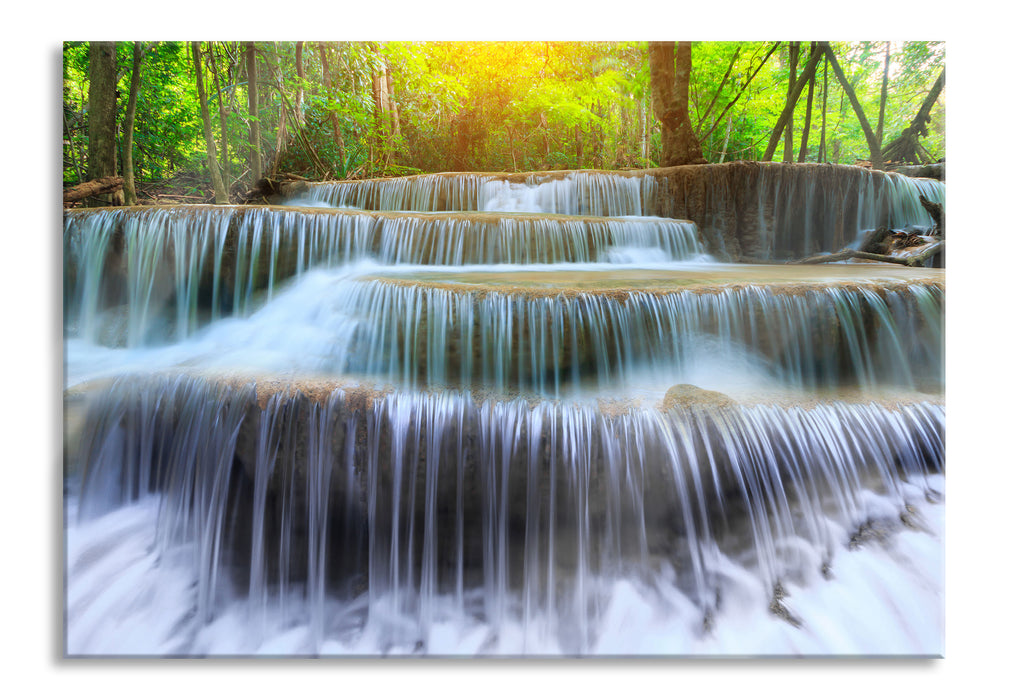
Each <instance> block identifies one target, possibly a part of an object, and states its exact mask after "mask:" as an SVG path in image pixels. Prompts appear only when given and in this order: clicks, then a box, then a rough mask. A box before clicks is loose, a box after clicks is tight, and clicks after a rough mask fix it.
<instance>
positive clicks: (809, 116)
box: [799, 42, 816, 163]
mask: <svg viewBox="0 0 1009 700" xmlns="http://www.w3.org/2000/svg"><path fill="white" fill-rule="evenodd" d="M815 50H816V42H813V43H811V44H810V45H809V52H810V54H812V53H813V51H815ZM815 93H816V71H815V70H814V71H813V74H812V75H810V76H809V87H808V88H807V89H806V118H805V120H804V122H803V127H802V142H801V143H800V144H799V162H800V163H805V162H806V155H807V153H808V148H809V130H810V127H811V126H812V123H813V100H814V98H815Z"/></svg>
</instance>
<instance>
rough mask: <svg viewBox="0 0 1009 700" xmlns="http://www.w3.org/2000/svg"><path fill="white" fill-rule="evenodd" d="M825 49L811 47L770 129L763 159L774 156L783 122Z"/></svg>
mask: <svg viewBox="0 0 1009 700" xmlns="http://www.w3.org/2000/svg"><path fill="white" fill-rule="evenodd" d="M825 50H826V48H825V46H824V45H822V44H817V46H816V48H814V49H813V53H812V54H811V55H810V57H809V61H807V62H806V68H805V69H804V70H803V71H802V75H800V76H799V79H798V80H797V81H796V82H795V84H794V85H793V86H792V89H791V91H790V92H789V93H788V98H787V99H786V101H785V108H784V109H783V110H782V111H781V116H780V117H778V122H777V123H776V124H775V125H774V129H773V130H772V131H771V136H770V138H769V139H768V143H767V148H766V149H765V150H764V157H763V160H771V158H773V157H774V152H775V151H776V150H777V148H778V139H780V138H781V133H782V131H784V129H785V124H786V123H788V122H789V121H790V120H791V119H792V112H793V111H794V110H795V103H796V102H798V101H799V95H801V94H802V90H803V89H804V88H805V87H806V83H807V82H809V79H810V78H811V77H812V76H813V73H815V72H816V65H817V63H819V61H820V57H821V56H822V55H823V52H824V51H825Z"/></svg>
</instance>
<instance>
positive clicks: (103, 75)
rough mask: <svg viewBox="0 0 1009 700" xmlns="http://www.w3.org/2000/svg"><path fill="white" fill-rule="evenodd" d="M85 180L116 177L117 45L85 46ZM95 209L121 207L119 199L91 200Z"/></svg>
mask: <svg viewBox="0 0 1009 700" xmlns="http://www.w3.org/2000/svg"><path fill="white" fill-rule="evenodd" d="M88 81H89V88H88V180H98V179H100V178H104V177H109V176H113V175H116V45H115V43H114V42H105V41H93V42H91V45H90V46H89V47H88ZM93 203H94V204H96V205H98V206H102V205H108V204H122V193H121V192H120V193H119V194H118V196H109V195H101V196H97V197H94V202H93Z"/></svg>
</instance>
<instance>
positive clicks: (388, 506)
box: [71, 376, 945, 653]
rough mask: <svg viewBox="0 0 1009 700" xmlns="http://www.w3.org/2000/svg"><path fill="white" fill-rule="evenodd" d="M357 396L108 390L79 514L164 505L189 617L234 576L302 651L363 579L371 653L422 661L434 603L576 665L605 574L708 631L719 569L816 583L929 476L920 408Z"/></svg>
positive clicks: (205, 612)
mask: <svg viewBox="0 0 1009 700" xmlns="http://www.w3.org/2000/svg"><path fill="white" fill-rule="evenodd" d="M352 391H353V390H350V389H337V390H334V391H332V392H331V393H329V394H328V395H322V396H320V397H318V399H309V398H306V396H304V395H302V394H300V393H298V392H297V391H295V392H293V393H291V392H287V391H282V392H279V393H276V394H273V395H271V396H269V397H268V398H266V400H265V405H263V406H262V407H260V404H261V403H264V401H263V397H262V396H260V397H258V399H257V395H256V391H255V389H254V388H253V387H251V386H248V385H246V386H236V387H229V386H222V385H220V384H218V383H215V382H210V381H208V380H206V379H203V378H190V377H185V376H181V377H179V376H173V377H167V378H164V379H147V378H132V377H126V378H122V379H119V380H117V381H116V382H115V383H114V384H113V385H112V386H111V387H110V388H109V389H107V390H105V391H103V392H101V393H99V394H97V395H96V396H94V397H92V399H91V400H92V401H93V402H94V406H93V407H92V409H93V410H91V411H89V413H88V416H89V419H88V421H87V423H86V425H85V426H84V428H83V430H82V434H83V435H84V438H83V439H82V441H81V445H82V449H81V451H80V453H79V456H78V459H79V469H80V473H81V481H82V487H81V503H82V510H81V512H80V517H87V518H94V517H96V516H97V515H100V514H101V513H102V512H111V511H114V510H115V509H116V508H117V507H121V506H122V505H124V504H125V503H128V502H130V501H140V500H143V499H144V498H145V497H148V496H150V495H151V494H154V493H160V494H161V498H162V504H161V507H160V511H161V515H160V523H159V533H160V534H159V537H160V538H161V539H162V540H163V541H162V544H161V546H162V547H163V548H165V550H166V551H171V550H172V548H173V546H180V545H182V544H186V543H191V544H192V546H191V548H190V549H189V550H188V551H189V552H190V557H191V566H192V568H193V570H195V571H196V572H197V580H198V581H199V582H200V584H201V585H200V588H199V589H198V590H197V591H195V593H194V594H195V596H196V601H195V602H196V605H197V611H198V616H199V619H200V620H201V621H203V622H204V623H210V622H212V621H213V620H214V619H215V618H216V617H217V616H218V615H220V614H222V611H224V610H227V607H228V605H229V604H230V603H231V601H232V600H233V599H232V598H231V594H230V589H231V586H233V585H235V580H234V579H235V577H236V576H237V577H239V578H240V577H241V576H242V575H243V574H242V573H241V572H247V573H246V574H244V575H247V576H248V591H249V596H248V600H249V605H250V606H252V608H251V609H252V610H253V611H256V610H259V611H260V613H261V612H262V610H263V609H265V608H267V607H268V604H271V603H272V605H273V606H274V607H277V608H278V609H280V610H282V611H283V610H288V611H290V612H289V614H290V616H291V617H290V619H288V621H287V622H288V623H290V624H294V623H296V622H297V621H298V620H299V619H300V616H302V615H303V614H304V613H303V612H302V611H304V610H305V609H306V608H307V609H308V610H309V616H310V618H311V619H312V620H313V622H314V624H315V625H317V626H316V627H315V628H314V631H313V634H312V638H313V639H314V640H315V643H316V644H318V643H319V641H320V640H321V639H322V638H324V637H325V636H326V635H328V634H331V633H332V632H333V630H329V629H326V627H325V620H326V619H327V617H326V615H325V613H324V610H323V607H324V606H325V605H326V604H327V603H326V601H327V600H329V599H330V598H332V597H333V596H334V595H336V596H337V597H340V596H347V595H348V592H350V591H353V590H354V587H355V583H356V582H357V583H359V582H361V581H367V585H368V587H367V591H368V594H367V605H366V606H365V607H363V608H362V609H361V610H360V615H358V616H356V617H357V619H356V621H355V622H354V623H353V624H355V625H358V626H361V627H368V626H371V627H377V628H378V629H373V630H371V633H372V634H376V635H379V637H380V638H381V640H382V642H381V644H382V646H383V647H384V648H399V649H408V648H414V647H416V646H418V645H419V646H420V647H421V648H425V647H426V645H429V644H430V643H431V638H430V625H431V621H432V620H433V619H435V618H436V617H437V616H438V615H444V614H445V610H444V606H445V605H450V606H451V608H450V609H451V610H452V614H454V615H459V616H463V615H467V614H479V615H480V616H481V617H483V618H485V619H486V620H487V621H488V624H489V625H490V626H491V627H492V628H494V627H497V628H500V627H501V626H503V625H505V624H506V622H507V621H512V622H514V621H515V620H521V619H525V620H532V621H533V623H532V624H531V625H530V626H529V627H527V628H526V630H525V632H526V634H527V635H531V636H547V637H556V638H559V639H563V640H566V641H565V644H564V646H562V648H561V651H562V652H565V653H585V652H587V651H589V650H590V649H591V645H592V643H593V641H594V639H595V637H596V635H597V630H596V629H595V626H596V623H595V622H594V620H593V618H594V616H595V615H597V614H598V611H599V610H600V609H602V607H603V605H604V602H605V599H606V597H607V596H609V595H610V594H611V591H610V590H609V589H608V583H611V581H610V579H611V577H613V576H616V577H618V578H624V577H633V578H641V577H644V578H646V579H647V578H648V577H650V576H670V575H672V576H674V578H675V580H676V581H678V582H679V583H678V589H679V590H680V593H681V594H682V595H685V596H687V598H688V599H689V600H690V601H691V603H692V605H693V606H695V607H696V608H698V609H699V610H702V611H704V614H705V615H706V616H708V618H709V624H717V622H716V621H715V620H716V619H717V617H718V611H717V607H718V606H717V602H716V601H717V598H718V595H719V587H720V586H721V585H722V584H720V583H719V580H720V576H721V574H720V572H721V571H722V569H723V568H724V567H725V566H726V565H727V564H726V561H725V560H726V559H727V560H729V561H730V562H732V566H734V567H739V568H740V569H742V570H746V571H748V572H749V575H750V576H752V577H753V579H754V580H757V581H760V582H761V583H762V585H763V586H764V588H765V591H766V593H767V595H768V596H769V597H770V596H772V595H773V591H774V588H775V586H777V585H780V584H781V583H782V582H783V581H796V580H800V581H801V580H803V579H804V578H805V577H809V576H813V575H817V574H819V573H820V572H822V571H825V570H829V568H830V566H831V560H832V557H833V556H834V555H835V551H834V550H835V549H836V548H838V546H839V543H838V542H837V541H836V537H835V533H833V532H832V529H833V528H835V527H837V523H840V524H842V526H843V527H844V528H845V529H846V530H849V531H853V530H857V529H858V527H859V526H860V525H862V524H864V523H865V522H867V521H870V520H872V519H873V518H874V517H878V515H877V512H876V509H877V508H878V507H879V506H878V501H877V499H879V498H880V496H888V497H891V498H893V499H896V501H898V502H901V503H902V502H904V501H905V499H913V498H915V496H914V494H917V498H926V497H931V496H932V489H931V487H930V485H929V483H930V482H929V475H930V474H932V473H935V472H937V471H941V470H942V468H943V461H944V458H943V433H944V424H945V419H944V411H943V409H942V407H941V406H938V405H934V404H929V403H923V404H912V405H904V406H895V407H892V408H884V407H882V406H880V405H878V404H823V405H818V406H815V407H812V408H805V407H792V408H787V407H776V406H767V405H753V406H742V405H741V406H736V407H724V408H722V407H704V406H697V407H692V408H687V407H673V408H670V409H669V410H667V411H662V410H655V409H645V408H641V409H630V410H628V411H626V412H621V413H613V412H611V411H605V410H601V409H600V407H599V406H593V405H579V404H572V403H565V402H561V403H557V402H538V403H536V404H532V403H530V402H528V401H526V400H524V399H515V400H510V401H504V402H493V403H483V404H481V403H477V402H476V401H475V400H474V399H473V398H472V396H470V395H468V394H458V393H452V392H449V393H434V394H427V393H393V394H388V395H384V396H374V397H371V398H367V397H363V396H353V397H350V396H348V392H352ZM113 426H114V429H113ZM167 434H172V435H176V436H177V437H176V438H174V439H172V440H170V441H167V442H166V441H165V437H166V435H167ZM110 485H117V488H109V486H110ZM118 486H122V488H118ZM461 494H465V497H464V498H460V495H461ZM84 504H88V507H89V510H88V512H85V511H84V510H83V505H84ZM365 512H366V513H367V517H364V515H365ZM898 515H899V513H898ZM268 523H269V525H270V526H269V528H267V524H268ZM516 530H517V531H518V534H516ZM800 545H801V546H800ZM751 552H756V555H757V556H756V559H755V560H752V561H751V560H750V559H749V557H750V553H751ZM670 558H671V559H670ZM670 560H671V561H673V562H676V563H675V564H674V565H673V566H674V569H673V572H672V573H669V572H667V573H662V572H661V570H655V569H654V567H655V566H656V562H661V561H670ZM235 572H238V573H237V574H236V573H235ZM228 574H230V576H229V575H228ZM470 587H473V589H472V590H473V591H474V592H476V593H477V597H473V596H471V595H468V594H467V591H468V590H470ZM350 596H351V598H350V599H349V600H346V601H345V602H346V603H347V604H350V603H351V601H352V599H353V594H350ZM475 611H476V612H475ZM71 622H73V620H71ZM348 624H349V623H348ZM314 651H315V652H318V651H320V648H318V647H316V648H314Z"/></svg>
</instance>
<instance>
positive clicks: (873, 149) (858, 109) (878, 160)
mask: <svg viewBox="0 0 1009 700" xmlns="http://www.w3.org/2000/svg"><path fill="white" fill-rule="evenodd" d="M826 53H827V60H828V61H830V65H831V67H832V68H833V69H834V75H836V76H837V82H839V83H841V89H843V90H844V94H846V95H847V96H848V102H850V103H851V108H852V109H854V110H855V116H856V117H858V123H859V124H861V126H862V133H863V134H865V142H866V143H867V144H868V145H869V160H871V161H872V167H874V168H876V169H877V170H881V169H882V168H883V157H882V153H881V152H880V150H879V141H877V140H876V135H875V134H874V133H872V127H871V126H869V120H868V119H866V118H865V112H863V111H862V105H861V104H859V102H858V97H857V96H856V95H855V91H854V90H853V89H852V87H851V84H850V83H849V82H848V80H847V78H845V77H844V72H843V71H842V70H841V66H840V64H839V63H838V62H837V57H836V56H835V55H834V52H833V51H832V50H831V48H830V45H829V44H828V45H827V49H826Z"/></svg>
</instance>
